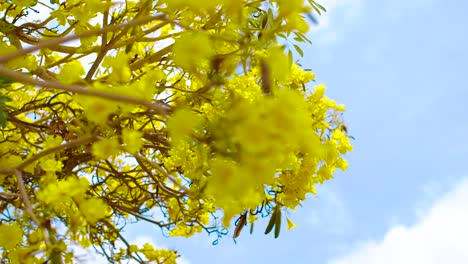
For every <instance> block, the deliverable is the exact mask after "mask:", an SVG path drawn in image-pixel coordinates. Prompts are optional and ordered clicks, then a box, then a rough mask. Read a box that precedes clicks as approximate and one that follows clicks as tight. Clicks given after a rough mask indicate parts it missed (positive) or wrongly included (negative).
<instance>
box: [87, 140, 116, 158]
mask: <svg viewBox="0 0 468 264" xmlns="http://www.w3.org/2000/svg"><path fill="white" fill-rule="evenodd" d="M119 148H120V145H119V142H118V141H117V139H115V138H104V139H101V140H99V141H98V142H96V143H94V145H93V147H92V149H91V152H92V153H93V155H94V156H96V158H98V159H107V158H109V157H113V156H116V155H117V154H118V152H119Z"/></svg>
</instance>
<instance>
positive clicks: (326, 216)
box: [306, 185, 353, 235]
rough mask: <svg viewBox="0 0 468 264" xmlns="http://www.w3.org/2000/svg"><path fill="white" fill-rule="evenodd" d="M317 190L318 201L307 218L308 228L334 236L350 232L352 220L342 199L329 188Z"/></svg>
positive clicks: (319, 187) (318, 188) (320, 187)
mask: <svg viewBox="0 0 468 264" xmlns="http://www.w3.org/2000/svg"><path fill="white" fill-rule="evenodd" d="M316 188H317V199H318V201H317V205H316V206H315V207H313V209H311V212H310V214H309V215H308V217H307V220H306V221H307V224H308V226H309V227H310V228H313V229H314V230H320V232H325V233H328V234H332V235H340V234H344V233H346V232H347V231H349V230H350V229H351V228H352V225H353V223H352V218H351V215H350V213H349V212H348V210H347V209H346V206H345V204H344V202H343V200H342V199H341V197H340V196H339V195H338V194H337V193H336V192H334V191H331V190H329V189H328V188H327V187H323V186H321V185H319V186H317V187H316ZM311 202H312V203H315V202H316V201H311Z"/></svg>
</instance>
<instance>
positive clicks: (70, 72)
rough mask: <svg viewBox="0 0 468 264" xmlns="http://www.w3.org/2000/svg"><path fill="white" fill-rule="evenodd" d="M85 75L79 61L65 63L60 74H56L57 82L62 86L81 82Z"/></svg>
mask: <svg viewBox="0 0 468 264" xmlns="http://www.w3.org/2000/svg"><path fill="white" fill-rule="evenodd" d="M84 74H85V70H84V68H83V65H81V63H80V62H79V61H72V62H69V63H66V64H65V65H64V66H63V67H62V70H60V73H59V74H57V80H58V81H59V82H61V83H63V84H73V83H76V82H78V81H80V80H81V77H82V76H83V75H84Z"/></svg>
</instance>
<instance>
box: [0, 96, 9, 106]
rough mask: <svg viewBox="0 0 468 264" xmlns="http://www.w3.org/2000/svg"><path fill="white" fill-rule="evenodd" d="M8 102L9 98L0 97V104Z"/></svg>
mask: <svg viewBox="0 0 468 264" xmlns="http://www.w3.org/2000/svg"><path fill="white" fill-rule="evenodd" d="M10 101H12V100H11V98H10V97H8V96H4V95H0V104H5V103H6V102H10Z"/></svg>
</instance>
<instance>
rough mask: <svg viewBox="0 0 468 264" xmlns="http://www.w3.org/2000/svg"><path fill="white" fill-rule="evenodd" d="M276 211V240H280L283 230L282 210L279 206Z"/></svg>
mask: <svg viewBox="0 0 468 264" xmlns="http://www.w3.org/2000/svg"><path fill="white" fill-rule="evenodd" d="M276 210H278V212H277V213H276V222H275V238H278V236H279V234H280V230H281V208H280V207H279V206H278V205H277V206H276Z"/></svg>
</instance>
